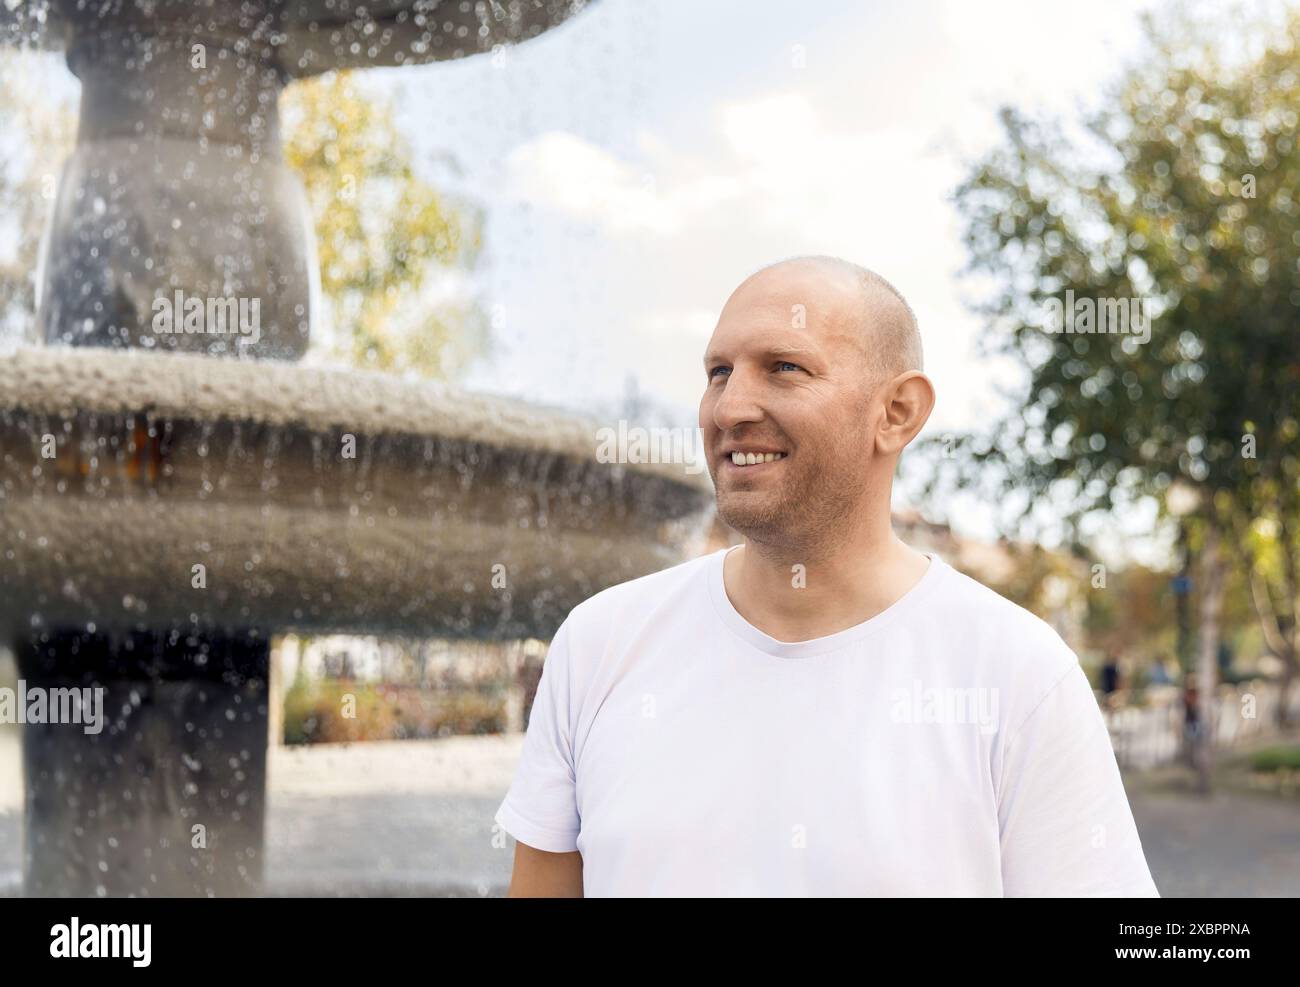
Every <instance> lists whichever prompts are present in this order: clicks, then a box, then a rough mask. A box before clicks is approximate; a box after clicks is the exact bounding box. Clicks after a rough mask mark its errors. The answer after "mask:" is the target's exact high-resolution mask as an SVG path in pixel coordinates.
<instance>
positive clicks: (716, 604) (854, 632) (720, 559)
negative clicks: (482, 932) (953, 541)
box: [708, 545, 949, 658]
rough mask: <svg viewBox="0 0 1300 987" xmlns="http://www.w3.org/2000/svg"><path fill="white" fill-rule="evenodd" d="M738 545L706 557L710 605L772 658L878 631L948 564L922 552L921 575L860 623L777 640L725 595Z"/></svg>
mask: <svg viewBox="0 0 1300 987" xmlns="http://www.w3.org/2000/svg"><path fill="white" fill-rule="evenodd" d="M739 547H740V546H739V545H732V546H730V547H729V548H720V549H718V551H716V552H714V553H713V557H712V558H711V559H710V560H709V573H708V581H709V596H710V598H711V599H712V600H713V609H714V610H715V611H716V612H717V614H718V617H719V618H720V619H721V620H722V622H723V623H724V624H725V625H726V626H727V628H728V629H729V630H730V631H731V632H732V633H733V634H735V635H736V636H737V637H739V638H741V639H742V640H743V641H745V642H746V643H747V644H749V645H751V646H752V647H754V648H756V649H757V650H759V651H761V652H763V653H764V654H768V655H771V656H772V657H774V658H811V657H813V656H814V655H824V654H827V653H829V652H831V651H838V650H840V649H841V648H844V647H847V646H848V645H851V644H856V643H858V642H859V641H862V640H863V639H865V638H868V637H870V636H871V635H872V634H876V633H878V632H879V631H880V630H882V629H883V628H885V627H886V626H888V625H889V624H892V623H894V622H895V621H897V620H898V619H899V618H900V617H902V616H905V615H906V614H908V613H910V612H912V611H915V610H916V608H917V607H918V606H920V605H921V603H922V602H923V600H924V598H925V597H926V596H928V595H929V594H930V593H931V591H933V589H934V587H935V586H936V585H937V584H938V583H939V582H940V581H941V580H942V578H943V576H944V573H945V571H946V570H947V569H948V568H949V566H948V564H947V563H946V562H944V561H943V559H941V558H940V557H939V556H938V555H937V554H936V553H934V552H925V553H924V555H925V557H926V558H928V559H929V560H930V564H929V566H927V567H926V570H925V572H924V574H922V576H921V578H920V579H919V580H917V582H916V583H915V584H914V585H913V586H912V588H911V589H909V590H908V591H907V592H906V593H904V594H903V595H902V596H900V597H899V598H898V599H897V600H895V601H894V602H893V603H892V604H890V605H889V606H888V607H886V608H885V609H884V610H882V611H881V612H880V613H878V614H876V615H875V616H874V617H868V618H867V619H866V620H864V621H863V622H862V623H860V624H854V625H853V626H852V627H846V628H844V630H842V631H836V632H835V633H834V634H827V635H826V636H825V637H817V638H813V639H812V640H809V641H778V640H777V639H776V638H774V637H772V636H771V635H769V634H766V633H765V632H763V631H760V630H759V629H758V628H757V627H755V626H754V625H753V624H751V623H750V622H749V621H747V620H746V619H745V618H744V617H742V616H741V615H740V611H738V610H737V609H736V608H735V606H733V605H732V602H731V598H730V597H728V596H727V586H726V582H725V581H724V579H723V565H724V563H725V560H726V557H727V556H728V555H729V554H730V553H731V552H733V551H734V550H735V549H737V548H739Z"/></svg>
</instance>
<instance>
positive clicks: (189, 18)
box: [0, 0, 589, 78]
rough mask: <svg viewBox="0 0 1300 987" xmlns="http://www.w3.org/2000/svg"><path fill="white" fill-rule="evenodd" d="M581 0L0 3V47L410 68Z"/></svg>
mask: <svg viewBox="0 0 1300 987" xmlns="http://www.w3.org/2000/svg"><path fill="white" fill-rule="evenodd" d="M588 2H589V0H491V2H482V0H475V2H468V0H283V2H275V0H238V2H236V0H104V2H96V3H93V4H86V3H84V2H81V0H20V2H18V3H17V4H3V3H0V42H8V43H10V44H20V45H26V46H31V47H37V46H39V47H45V48H51V49H68V48H71V47H72V46H73V44H75V42H76V40H77V39H78V38H83V37H86V36H87V35H89V34H93V33H95V32H100V31H113V32H120V31H123V30H126V31H129V32H133V33H137V34H148V35H170V36H174V37H184V38H187V39H193V40H194V41H197V42H202V41H203V40H204V39H205V38H207V39H210V40H211V41H213V42H215V43H217V44H218V45H222V44H226V43H232V44H238V45H240V46H244V47H245V48H246V50H248V51H256V52H258V53H260V54H261V57H262V58H263V59H264V60H267V61H271V62H273V63H274V64H275V65H276V66H277V67H278V68H279V70H280V71H281V72H283V73H284V75H286V76H288V77H291V78H298V77H302V76H307V75H313V74H316V73H320V72H326V71H329V70H331V69H344V68H367V67H377V66H398V65H416V64H420V63H423V62H432V61H441V60H444V59H453V58H462V57H464V56H466V55H472V54H475V53H478V52H484V51H490V50H492V49H493V48H495V47H496V46H498V45H505V44H517V43H519V42H522V41H527V40H528V39H530V38H533V37H536V36H537V35H539V34H541V33H543V32H544V31H547V30H549V29H550V28H552V27H554V26H556V25H557V24H559V23H561V22H562V21H564V20H567V19H568V18H569V17H570V16H572V15H573V14H575V13H577V12H578V11H580V10H582V9H583V8H584V7H586V6H588Z"/></svg>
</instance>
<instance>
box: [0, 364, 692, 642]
mask: <svg viewBox="0 0 1300 987" xmlns="http://www.w3.org/2000/svg"><path fill="white" fill-rule="evenodd" d="M596 446H597V437H596V432H595V427H594V425H593V423H591V422H589V421H586V420H584V419H581V418H578V417H576V416H573V415H570V414H567V413H563V412H559V411H554V410H549V409H540V408H537V407H535V406H530V405H526V404H523V403H520V402H516V401H513V400H509V399H505V398H497V397H489V396H486V395H481V394H473V393H468V392H464V391H461V390H457V389H455V388H452V387H447V386H441V385H435V384H430V383H418V382H411V381H404V380H400V379H394V378H391V377H387V376H383V375H378V374H369V373H357V372H348V371H336V370H325V369H316V368H312V367H304V366H301V365H294V364H282V363H275V362H271V361H250V360H230V361H227V360H211V359H207V358H205V357H198V356H192V355H186V354H165V353H150V352H144V351H138V350H134V351H133V350H120V351H104V350H78V349H67V348H46V347H40V348H30V349H23V350H20V351H18V352H17V353H16V354H15V355H14V356H13V357H12V358H10V359H7V360H6V361H5V362H4V363H3V365H0V456H2V457H3V462H4V464H5V479H4V484H3V487H2V488H0V557H2V558H3V565H0V625H3V627H5V628H8V629H9V630H11V631H26V632H30V631H33V630H40V629H44V628H57V627H85V626H87V625H94V626H95V627H96V628H99V629H112V628H121V629H132V628H136V629H139V628H145V627H149V628H154V629H157V628H159V627H174V628H179V629H181V630H186V629H191V628H192V629H194V630H196V631H205V630H211V629H213V628H219V629H233V628H248V627H263V628H273V629H275V630H277V631H280V630H290V629H298V630H305V631H330V630H349V631H354V632H367V631H368V632H374V633H384V632H391V633H403V634H417V635H430V636H434V635H436V636H475V637H503V638H513V637H522V636H530V635H535V636H543V637H544V636H549V634H550V633H552V632H553V631H554V629H555V628H556V627H557V626H558V624H559V622H560V621H561V620H562V619H563V618H564V616H565V614H566V613H567V612H568V611H569V610H570V609H571V608H572V607H574V606H575V605H577V604H578V603H579V602H581V601H582V600H583V599H585V598H586V597H588V596H590V595H591V594H592V593H594V592H596V591H598V590H600V589H602V588H604V587H605V586H609V585H611V584H614V583H618V582H622V581H624V580H627V579H630V578H633V577H635V576H638V575H641V574H642V573H645V572H652V571H655V570H657V569H661V568H663V567H664V566H667V565H671V564H673V563H675V562H677V561H679V560H680V559H681V558H682V557H683V551H684V548H686V543H688V542H689V541H690V539H691V538H692V536H694V535H697V534H698V533H699V532H700V527H701V524H702V521H703V519H704V518H705V517H706V516H707V508H708V506H709V502H710V501H711V499H712V497H711V489H712V488H711V485H710V483H709V480H708V477H707V475H706V474H702V473H701V474H691V473H690V472H688V471H687V470H686V469H685V468H684V467H683V466H681V465H671V464H644V465H624V466H620V465H616V464H613V465H611V464H604V463H599V462H597V461H596V459H595V455H594V453H595V450H596ZM196 566H197V567H201V568H200V569H196V568H195V567H196ZM199 584H201V585H199Z"/></svg>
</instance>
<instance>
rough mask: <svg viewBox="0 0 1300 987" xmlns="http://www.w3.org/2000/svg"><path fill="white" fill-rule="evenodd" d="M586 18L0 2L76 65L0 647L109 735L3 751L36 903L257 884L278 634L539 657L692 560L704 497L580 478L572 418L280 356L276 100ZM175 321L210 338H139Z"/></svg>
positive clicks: (290, 307)
mask: <svg viewBox="0 0 1300 987" xmlns="http://www.w3.org/2000/svg"><path fill="white" fill-rule="evenodd" d="M579 6H580V5H579V4H574V3H569V2H555V0H508V2H490V3H468V2H420V0H377V2H376V0H372V2H368V3H365V4H361V3H354V2H351V0H291V2H284V3H270V2H264V3H258V2H242V3H236V2H234V0H207V2H184V3H182V2H170V0H116V2H114V0H106V2H102V3H95V4H93V5H86V4H82V3H78V2H75V0H66V2H48V0H47V2H42V3H31V4H19V5H18V6H17V7H14V6H13V5H12V4H10V5H7V6H6V5H3V4H0V40H4V41H8V42H10V43H18V42H21V43H24V44H29V45H30V44H32V43H36V44H39V45H43V46H46V47H50V48H60V49H63V50H66V52H67V58H68V64H69V66H70V67H71V68H72V70H73V71H74V72H75V73H76V74H77V75H78V77H79V78H80V79H81V82H82V107H81V122H80V128H79V133H78V141H77V147H76V150H75V151H74V153H73V155H72V157H71V158H70V160H69V161H68V163H67V165H66V167H65V169H64V172H63V175H62V177H61V181H60V186H59V191H58V195H57V198H56V202H55V208H54V215H53V219H52V223H51V226H50V231H49V235H48V237H47V240H46V244H45V247H44V251H43V258H42V266H41V270H40V272H39V275H38V279H39V284H40V302H39V311H38V317H37V321H38V324H39V328H40V335H41V337H42V338H43V339H44V340H45V345H39V346H31V347H23V348H20V349H19V350H18V351H17V352H16V353H14V354H12V355H10V356H9V357H7V358H6V359H4V360H3V362H2V363H0V633H3V634H5V635H7V638H8V639H9V640H11V641H12V642H13V643H14V649H15V653H16V654H17V656H18V659H19V671H20V675H21V676H22V678H23V679H24V681H25V683H26V685H27V687H28V688H29V689H30V688H32V687H38V686H39V687H44V688H46V689H50V688H61V687H74V686H76V687H91V686H97V687H102V688H103V689H104V690H105V692H104V695H105V701H104V712H105V715H106V719H107V723H106V726H105V727H104V729H103V730H102V732H101V733H99V734H95V735H92V734H87V733H85V732H84V731H83V730H82V729H81V728H80V727H76V726H72V725H68V724H39V723H28V724H27V725H26V726H25V727H24V735H23V758H24V775H25V782H26V799H27V801H26V825H25V829H26V834H27V838H26V846H25V848H24V858H23V859H24V888H25V891H26V892H27V893H29V894H38V895H76V896H81V895H108V896H119V895H181V896H184V895H218V896H225V895H250V894H259V893H261V892H262V890H263V888H262V874H263V861H262V848H263V821H264V810H265V782H266V749H267V681H268V669H269V650H270V643H271V638H272V635H273V634H276V633H280V632H284V631H290V630H293V631H307V632H312V631H320V632H332V631H345V632H355V633H398V634H403V635H428V636H442V637H476V638H500V639H506V638H519V637H525V636H537V637H546V636H549V635H550V634H551V633H552V632H553V631H554V629H555V628H556V627H557V626H558V624H559V622H560V621H561V620H562V619H563V617H564V615H565V614H566V613H567V611H568V610H569V609H570V608H571V607H572V606H574V605H575V604H576V603H578V602H579V601H581V600H582V599H584V598H585V597H586V596H588V595H590V594H591V593H593V592H596V591H597V590H599V589H601V588H603V587H605V586H608V585H611V584H613V583H615V582H619V581H622V580H625V579H629V578H632V577H634V576H637V575H640V574H643V573H645V572H649V571H653V570H655V569H658V568H662V567H664V566H666V565H670V564H672V563H674V562H676V561H679V560H680V559H681V558H682V554H683V547H684V545H685V544H686V542H687V540H688V538H689V536H690V535H691V534H693V533H694V532H696V531H697V530H698V528H699V525H700V523H701V521H702V519H703V517H704V513H705V511H706V509H707V507H708V505H709V503H710V502H711V492H710V491H711V488H710V486H709V482H708V479H707V476H706V475H703V474H699V475H695V474H692V473H691V472H689V471H688V470H686V469H684V468H683V467H682V466H681V465H666V464H660V465H655V464H643V465H622V466H620V465H609V464H604V463H599V462H597V461H596V456H595V452H596V447H597V443H596V439H595V431H594V426H593V423H591V422H588V421H586V420H584V419H582V418H579V417H577V416H573V415H570V414H565V413H560V412H557V411H554V410H549V409H544V408H538V407H534V406H530V405H527V404H524V403H521V402H516V401H510V400H505V399H501V398H494V397H488V396H484V395H476V394H470V393H466V392H464V391H460V390H458V389H456V388H454V387H449V386H441V385H433V384H427V383H413V382H409V381H404V380H397V379H393V378H390V377H386V376H381V375H376V374H363V373H355V372H347V371H340V370H328V369H313V368H308V367H304V366H301V365H299V364H297V363H295V362H293V361H294V360H295V359H296V358H297V357H299V356H300V355H301V354H302V353H303V352H304V350H305V348H306V346H307V343H308V340H309V337H310V331H311V325H312V319H313V314H314V311H315V308H316V305H317V302H316V298H315V295H316V290H317V289H316V287H315V277H316V271H315V260H314V251H313V248H312V234H311V230H310V226H309V224H308V222H307V219H306V215H307V214H306V210H305V204H304V200H303V197H302V193H301V190H300V189H299V188H298V186H297V184H296V182H295V180H294V178H293V176H292V175H291V173H290V172H289V171H288V169H287V168H286V167H285V165H284V164H283V162H282V161H281V159H280V155H279V135H278V125H277V116H276V102H277V96H278V94H279V92H280V90H281V88H282V87H283V86H284V84H285V83H286V82H287V81H288V80H290V79H292V78H295V77H297V76H302V75H307V74H310V73H315V72H321V71H324V70H327V69H332V68H340V67H352V66H371V65H385V66H400V65H405V64H415V63H419V62H425V61H430V60H436V59H446V58H457V57H462V56H467V55H471V54H473V53H475V52H481V51H484V50H490V49H492V48H493V47H494V46H496V45H499V44H512V43H515V42H518V41H522V40H526V39H528V38H530V37H533V36H534V35H537V34H539V33H541V32H542V31H545V30H547V29H549V28H551V27H553V26H555V25H557V24H558V23H560V22H561V21H563V20H565V19H566V18H567V17H568V16H570V15H571V14H572V13H574V12H575V10H576V9H577V7H579ZM186 297H188V298H190V299H200V300H201V301H202V304H201V306H200V307H201V309H202V310H201V311H200V312H199V315H200V317H206V318H207V322H206V324H205V325H204V327H203V328H202V329H201V331H197V332H183V331H175V332H168V331H165V329H164V330H160V329H159V324H158V322H157V321H156V318H157V315H158V312H159V310H160V306H161V307H162V308H166V307H167V305H168V304H170V303H171V301H172V300H173V299H175V303H176V308H177V310H178V311H177V317H178V319H179V318H180V315H181V314H182V313H186V314H188V310H187V306H186V303H185V302H184V299H185V298H186ZM160 299H162V300H165V301H162V302H160ZM249 300H256V301H257V302H258V306H259V307H258V312H259V320H258V322H257V324H256V326H255V331H247V330H248V329H249V328H250V327H249V326H248V325H247V324H246V323H245V322H240V321H238V320H237V319H236V313H237V312H239V308H238V303H239V302H246V301H249ZM214 302H215V303H216V307H215V312H216V314H217V316H218V317H219V318H218V323H219V324H220V325H221V326H222V328H221V330H220V331H217V332H214V331H213V323H212V318H211V317H212V314H213V312H214V308H213V305H214ZM226 305H228V306H229V307H228V308H226V307H224V306H226ZM223 313H224V314H225V315H228V316H229V318H228V319H225V318H224V317H223Z"/></svg>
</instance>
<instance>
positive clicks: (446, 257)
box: [281, 72, 487, 377]
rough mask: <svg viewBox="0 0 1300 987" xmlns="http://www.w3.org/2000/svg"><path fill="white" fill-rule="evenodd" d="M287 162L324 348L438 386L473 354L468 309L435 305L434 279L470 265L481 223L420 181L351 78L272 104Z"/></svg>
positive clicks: (473, 311) (312, 83) (299, 87)
mask: <svg viewBox="0 0 1300 987" xmlns="http://www.w3.org/2000/svg"><path fill="white" fill-rule="evenodd" d="M281 111H282V114H283V117H284V120H285V124H286V126H285V130H286V138H285V160H286V161H287V162H288V164H289V166H290V167H292V168H293V169H294V170H295V171H296V172H297V173H298V174H299V176H300V177H301V178H302V181H303V184H304V185H305V187H306V190H307V199H308V202H309V203H310V208H311V212H312V218H313V220H314V223H315V228H316V241H317V249H318V251H319V263H320V277H321V290H322V293H323V294H324V296H325V299H326V301H327V304H328V307H329V317H330V321H331V323H332V326H333V332H332V333H330V334H329V335H328V337H327V338H326V339H323V340H322V343H323V345H324V346H325V348H327V349H331V350H332V351H334V353H335V354H336V355H340V356H342V357H343V358H344V359H346V360H348V361H349V362H351V363H354V364H356V365H358V366H363V367H370V368H373V369H380V370H389V371H414V372H416V373H419V374H423V375H427V376H435V377H441V376H446V375H448V374H450V373H451V372H453V371H454V370H455V369H456V368H458V367H459V366H461V365H462V364H463V363H465V362H466V361H467V360H468V359H470V358H472V357H473V356H475V355H477V354H478V353H479V352H481V351H482V349H483V348H484V346H485V345H486V341H487V327H486V325H485V320H484V318H483V316H482V313H481V311H480V310H479V308H478V307H477V306H475V305H473V304H471V303H464V302H457V301H448V300H445V299H438V300H435V299H433V298H431V295H430V291H429V289H430V288H431V287H436V285H434V284H433V277H432V276H433V275H435V274H436V273H438V272H439V271H446V270H447V269H448V268H449V267H452V266H461V267H467V266H470V265H472V264H473V262H474V260H475V258H476V257H477V255H478V251H479V248H480V245H481V227H482V224H481V217H480V216H479V215H478V213H477V212H476V211H474V210H472V209H470V208H468V207H465V206H461V207H460V208H456V207H454V206H453V204H452V203H451V202H450V201H449V200H448V199H447V198H446V197H445V196H443V195H441V194H439V193H438V191H437V190H435V189H434V188H433V187H432V186H431V185H429V184H428V182H426V181H425V180H424V179H423V178H422V177H420V175H419V174H418V173H417V171H416V169H415V167H414V165H413V162H412V159H411V153H410V151H409V149H408V147H407V145H406V142H405V141H404V140H403V139H402V137H401V135H400V134H399V133H398V132H397V130H396V127H395V126H394V123H393V111H392V107H391V106H390V105H389V104H388V103H386V102H384V101H383V100H381V99H378V98H376V96H375V95H374V94H372V93H370V92H368V91H363V90H362V89H361V87H360V86H359V85H358V83H357V80H356V79H355V78H354V76H353V74H352V73H350V72H331V73H328V74H326V75H323V76H318V77H314V78H309V79H304V80H300V81H297V82H294V83H291V84H290V86H289V87H288V88H287V89H286V91H285V93H284V95H283V96H282V98H281Z"/></svg>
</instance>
